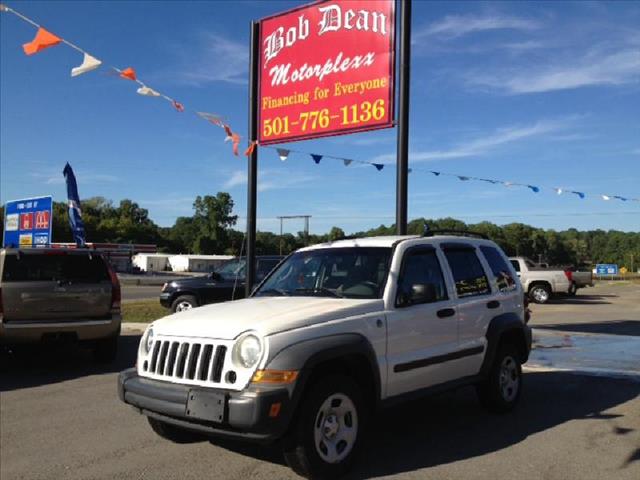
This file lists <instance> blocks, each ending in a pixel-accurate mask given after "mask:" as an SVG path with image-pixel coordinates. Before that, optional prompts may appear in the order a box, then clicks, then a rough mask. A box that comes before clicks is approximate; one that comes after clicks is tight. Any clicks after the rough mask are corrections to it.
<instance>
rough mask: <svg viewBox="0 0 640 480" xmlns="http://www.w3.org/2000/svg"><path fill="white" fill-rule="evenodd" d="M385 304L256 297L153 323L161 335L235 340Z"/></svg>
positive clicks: (366, 311) (375, 301) (349, 314)
mask: <svg viewBox="0 0 640 480" xmlns="http://www.w3.org/2000/svg"><path fill="white" fill-rule="evenodd" d="M383 305H384V303H383V301H382V300H380V299H375V300H359V299H358V300H357V299H347V298H327V297H297V296H296V297H254V298H247V299H244V300H236V301H233V302H224V303H215V304H211V305H205V306H203V307H198V308H194V309H192V310H187V311H184V312H179V313H174V314H173V315H169V316H167V317H164V318H162V319H160V320H157V321H155V322H154V323H153V325H154V327H153V329H154V331H155V333H156V334H157V335H171V336H179V337H204V338H216V339H223V340H232V339H234V338H235V337H237V336H238V335H240V334H241V333H243V332H246V331H248V330H255V331H256V332H258V333H259V334H261V335H263V336H267V335H271V334H274V333H278V332H281V331H283V330H290V329H295V328H301V327H305V326H308V325H313V324H316V323H323V322H329V321H332V320H337V319H340V318H345V317H351V316H355V315H364V314H367V313H372V312H375V311H381V310H382V309H383Z"/></svg>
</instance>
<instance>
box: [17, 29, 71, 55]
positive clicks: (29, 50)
mask: <svg viewBox="0 0 640 480" xmlns="http://www.w3.org/2000/svg"><path fill="white" fill-rule="evenodd" d="M60 42H62V39H61V38H60V37H56V36H55V35H54V34H53V33H51V32H48V31H46V30H45V29H44V28H42V27H40V28H39V29H38V33H36V36H35V38H34V39H33V40H31V41H30V42H29V43H25V44H24V45H22V48H23V49H24V53H25V54H26V55H33V54H34V53H38V52H39V51H40V50H44V49H45V48H48V47H53V46H55V45H58V44H59V43H60Z"/></svg>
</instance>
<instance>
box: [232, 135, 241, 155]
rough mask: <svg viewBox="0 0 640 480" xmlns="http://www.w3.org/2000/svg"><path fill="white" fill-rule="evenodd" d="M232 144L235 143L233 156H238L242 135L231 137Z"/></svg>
mask: <svg viewBox="0 0 640 480" xmlns="http://www.w3.org/2000/svg"><path fill="white" fill-rule="evenodd" d="M231 143H233V154H234V155H235V156H236V157H237V156H238V146H239V145H240V135H238V134H237V133H234V134H232V135H231Z"/></svg>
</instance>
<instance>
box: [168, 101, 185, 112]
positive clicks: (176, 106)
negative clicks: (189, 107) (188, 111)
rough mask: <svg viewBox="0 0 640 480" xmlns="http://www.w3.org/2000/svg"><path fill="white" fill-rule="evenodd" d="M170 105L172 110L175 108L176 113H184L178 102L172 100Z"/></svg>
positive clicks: (182, 106)
mask: <svg viewBox="0 0 640 480" xmlns="http://www.w3.org/2000/svg"><path fill="white" fill-rule="evenodd" d="M171 103H172V104H173V108H175V109H176V110H177V111H179V112H184V105H182V104H181V103H180V102H178V101H177V100H173V102H171Z"/></svg>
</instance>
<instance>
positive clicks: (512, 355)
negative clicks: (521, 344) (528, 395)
mask: <svg viewBox="0 0 640 480" xmlns="http://www.w3.org/2000/svg"><path fill="white" fill-rule="evenodd" d="M519 359H520V355H519V352H518V349H517V348H516V347H515V346H514V345H512V344H510V343H507V344H503V345H501V346H500V347H499V348H498V352H497V354H496V357H495V359H494V361H493V365H491V370H490V371H489V375H488V377H487V378H486V379H485V380H484V381H483V382H482V383H480V384H479V385H477V386H476V391H477V393H478V397H479V398H480V402H481V403H482V404H483V405H484V406H485V407H486V408H487V409H488V410H490V411H492V412H496V413H504V412H508V411H510V410H512V409H513V408H514V407H515V406H516V404H517V403H518V400H519V399H520V393H521V392H522V367H521V365H520V360H519Z"/></svg>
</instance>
